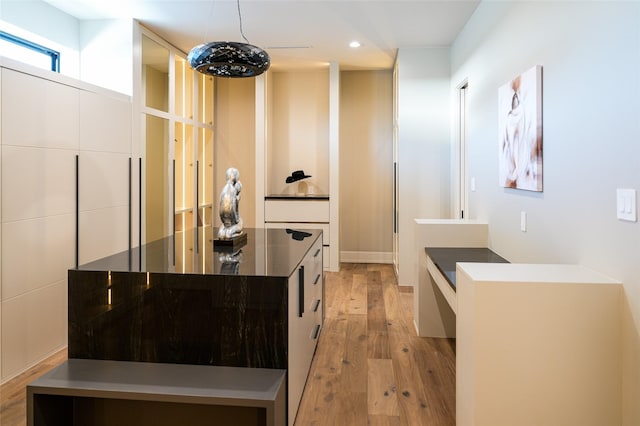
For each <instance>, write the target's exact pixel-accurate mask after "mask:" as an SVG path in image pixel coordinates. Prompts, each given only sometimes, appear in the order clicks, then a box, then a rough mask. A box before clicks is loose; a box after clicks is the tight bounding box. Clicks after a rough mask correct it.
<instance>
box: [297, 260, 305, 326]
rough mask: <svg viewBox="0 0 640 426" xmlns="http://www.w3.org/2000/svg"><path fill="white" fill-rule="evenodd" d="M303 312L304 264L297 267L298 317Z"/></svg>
mask: <svg viewBox="0 0 640 426" xmlns="http://www.w3.org/2000/svg"><path fill="white" fill-rule="evenodd" d="M302 314H304V266H301V267H300V269H298V317H300V318H302Z"/></svg>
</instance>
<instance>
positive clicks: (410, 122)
mask: <svg viewBox="0 0 640 426" xmlns="http://www.w3.org/2000/svg"><path fill="white" fill-rule="evenodd" d="M449 90H450V80H449V49H447V48H432V49H428V48H401V49H400V50H399V52H398V175H399V176H398V180H399V189H398V192H399V193H398V198H399V200H398V202H399V218H398V229H399V264H398V265H397V268H398V275H399V276H398V284H399V285H403V286H415V285H417V284H418V254H417V253H416V251H415V238H414V232H413V230H414V219H441V218H448V217H449V215H450V203H451V202H450V196H449V192H450V182H449V169H450V158H449V150H450V148H449V147H450V139H451V136H450V122H451V117H450V114H451V111H450V103H451V100H450V96H449V95H450V92H449Z"/></svg>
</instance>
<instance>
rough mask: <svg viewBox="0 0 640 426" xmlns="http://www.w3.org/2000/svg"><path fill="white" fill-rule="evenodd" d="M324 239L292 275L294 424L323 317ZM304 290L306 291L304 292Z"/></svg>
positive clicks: (291, 409)
mask: <svg viewBox="0 0 640 426" xmlns="http://www.w3.org/2000/svg"><path fill="white" fill-rule="evenodd" d="M322 244H323V243H322V241H321V240H320V239H319V240H318V241H316V243H315V244H314V245H313V246H312V247H311V249H310V250H309V251H308V252H307V254H306V256H305V257H304V259H302V262H301V263H300V266H299V267H298V269H297V270H296V271H295V272H294V273H293V275H291V276H290V277H289V332H288V345H287V347H288V350H289V355H288V359H289V364H288V366H287V394H288V414H289V425H293V424H294V421H295V418H296V414H297V411H298V407H299V405H300V400H301V399H302V392H303V391H304V387H305V384H306V382H307V377H308V375H309V369H310V368H311V361H312V359H313V354H314V353H315V350H316V346H317V344H318V337H319V336H320V329H321V328H322V319H323V306H324V303H323V278H322V274H323V267H322V251H323V250H322ZM301 292H302V294H301Z"/></svg>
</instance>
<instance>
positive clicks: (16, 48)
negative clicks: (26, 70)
mask: <svg viewBox="0 0 640 426" xmlns="http://www.w3.org/2000/svg"><path fill="white" fill-rule="evenodd" d="M0 55H2V56H5V57H7V58H11V59H15V60H17V61H20V62H25V63H27V64H30V65H33V66H36V67H38V68H44V69H46V70H51V71H54V72H60V53H59V52H56V51H55V50H53V49H49V48H48V47H45V46H42V45H39V44H36V43H33V42H31V41H29V40H25V39H23V38H20V37H16V36H14V35H11V34H9V33H6V32H4V31H0Z"/></svg>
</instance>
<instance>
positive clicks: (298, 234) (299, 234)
mask: <svg viewBox="0 0 640 426" xmlns="http://www.w3.org/2000/svg"><path fill="white" fill-rule="evenodd" d="M286 231H287V234H291V238H293V239H294V240H296V241H302V240H304V239H305V238H307V237H310V236H311V235H313V234H310V233H308V232H304V231H296V230H294V229H289V228H287V229H286Z"/></svg>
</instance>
